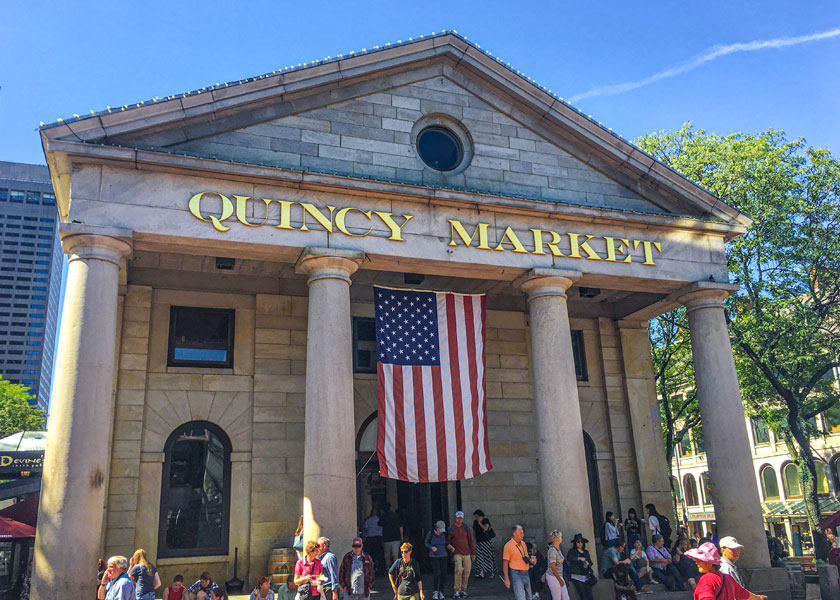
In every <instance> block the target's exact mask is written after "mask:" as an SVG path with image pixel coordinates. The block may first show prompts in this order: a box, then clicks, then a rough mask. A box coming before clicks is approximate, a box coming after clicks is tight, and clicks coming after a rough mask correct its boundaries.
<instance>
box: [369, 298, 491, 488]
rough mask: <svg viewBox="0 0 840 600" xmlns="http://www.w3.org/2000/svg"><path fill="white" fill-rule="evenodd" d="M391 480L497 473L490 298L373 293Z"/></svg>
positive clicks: (382, 463)
mask: <svg viewBox="0 0 840 600" xmlns="http://www.w3.org/2000/svg"><path fill="white" fill-rule="evenodd" d="M373 295H374V302H375V305H376V345H377V373H378V383H379V394H378V395H379V412H378V433H377V443H376V450H377V455H378V458H379V471H380V474H381V475H382V476H383V477H389V478H391V479H401V480H403V481H414V482H431V481H451V480H461V479H469V478H471V477H475V476H476V475H480V474H481V473H485V472H487V471H489V470H490V469H491V468H492V467H491V465H490V449H489V444H488V441H487V403H486V400H485V394H484V387H485V386H484V338H485V328H486V327H485V324H486V318H485V317H486V313H487V308H486V301H485V300H486V299H485V296H484V295H476V296H466V295H461V294H452V293H444V292H424V291H416V290H399V289H390V288H380V287H374V288H373Z"/></svg>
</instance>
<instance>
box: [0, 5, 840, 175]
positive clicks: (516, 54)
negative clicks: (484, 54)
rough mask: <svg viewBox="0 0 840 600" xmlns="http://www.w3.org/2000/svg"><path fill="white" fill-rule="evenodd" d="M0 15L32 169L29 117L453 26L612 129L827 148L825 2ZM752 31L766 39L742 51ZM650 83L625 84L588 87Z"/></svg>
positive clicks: (1, 95) (38, 8) (836, 23)
mask: <svg viewBox="0 0 840 600" xmlns="http://www.w3.org/2000/svg"><path fill="white" fill-rule="evenodd" d="M0 22H3V23H4V24H5V25H4V27H3V35H2V36H0V57H2V60H0V86H2V89H0V160H9V161H20V162H33V163H43V162H44V157H43V153H42V151H41V146H40V139H39V137H38V134H37V132H36V129H37V127H38V124H39V122H40V121H46V122H51V121H54V120H56V119H57V118H59V117H68V116H71V115H72V114H73V113H78V114H84V113H86V112H88V111H89V110H91V109H94V110H100V109H103V108H105V107H106V106H108V105H110V106H118V105H123V104H127V103H132V102H137V101H139V100H146V99H149V98H152V97H155V96H165V95H169V94H173V93H180V92H183V91H186V90H192V89H196V88H201V87H204V86H207V85H212V84H215V83H217V82H224V81H230V80H234V79H241V78H243V77H247V76H252V75H258V74H262V73H266V72H270V71H273V70H275V69H277V68H279V67H283V66H287V65H291V64H297V63H299V62H304V61H310V60H313V59H320V58H324V57H326V56H327V55H330V56H334V55H336V54H338V53H347V52H349V51H350V50H359V49H361V48H365V47H371V46H373V45H375V44H384V43H385V42H389V41H396V40H399V39H406V38H408V37H410V36H418V35H419V34H428V33H431V32H438V31H440V30H441V29H455V30H457V31H458V32H459V33H460V34H462V35H465V36H466V37H468V38H469V39H470V40H472V41H474V42H476V43H478V44H480V45H481V46H482V48H486V49H489V50H490V51H491V52H493V53H494V54H495V55H497V56H500V57H502V58H503V59H504V60H505V61H508V62H510V63H511V65H512V66H514V67H515V68H517V69H519V70H521V71H522V72H523V73H525V74H527V75H528V76H530V77H532V78H534V79H535V80H537V81H538V82H539V83H541V84H543V85H545V86H546V87H548V88H551V89H552V90H553V91H554V92H556V93H558V94H559V95H561V96H563V97H564V98H567V99H568V98H575V97H578V98H579V99H578V100H576V101H575V103H574V104H575V106H577V107H579V108H581V109H582V110H583V111H584V112H585V113H587V114H591V115H592V116H593V117H594V118H595V119H597V120H599V121H602V122H603V123H604V124H605V125H606V126H608V127H612V128H613V129H614V130H615V131H616V132H618V133H620V134H621V135H623V136H624V137H627V138H632V137H635V136H638V135H642V134H645V133H649V132H651V131H656V130H661V129H666V130H673V129H677V128H678V127H679V126H680V125H681V124H682V123H683V122H685V121H692V122H693V123H694V124H695V125H696V126H697V127H702V128H704V129H707V130H709V131H713V132H716V133H720V134H726V133H732V132H736V131H744V132H750V133H757V132H759V131H763V130H766V129H768V128H771V127H772V128H776V129H783V130H785V131H786V132H787V134H788V136H789V137H797V136H802V137H804V138H806V140H807V141H808V143H809V144H811V145H813V146H820V147H827V148H829V149H830V150H831V151H832V152H833V153H834V154H835V156H836V155H840V118H838V115H840V4H838V2H837V0H831V1H819V0H815V1H809V2H789V1H788V2H776V1H769V0H765V1H762V2H745V1H736V2H733V1H731V0H729V1H727V2H702V3H701V2H673V1H669V2H654V1H652V0H649V1H647V2H627V1H626V0H625V1H623V2H610V1H603V2H575V3H569V2H524V1H520V2H518V3H512V2H496V1H487V0H485V1H482V2H464V3H457V2H439V1H436V0H432V1H424V2H411V3H409V2H399V1H393V0H392V1H391V2H385V1H370V2H364V1H357V2H308V3H302V2H298V3H289V2H280V1H274V2H249V3H246V2H238V3H237V2H230V1H229V0H228V1H227V2H221V1H216V0H205V1H204V2H188V1H175V2H173V1H171V0H170V1H167V2H158V1H154V0H152V1H144V2H107V3H106V2H90V1H89V2H85V1H81V0H80V1H77V2H72V3H68V2H62V3H57V2H47V1H37V0H32V1H30V2H3V3H2V5H1V6H0ZM819 33H822V39H816V40H814V41H805V38H804V36H812V35H813V34H819ZM800 38H802V39H800ZM785 39H787V40H788V41H784V40H785ZM767 40H776V41H775V42H771V43H769V44H764V45H761V44H753V45H749V43H750V42H754V41H767ZM739 44H741V45H739ZM767 46H770V47H767ZM716 47H717V48H716ZM720 47H723V50H721V49H720ZM733 50H736V51H733ZM703 57H706V58H708V59H709V60H706V61H705V62H704V58H703ZM710 57H711V58H710ZM672 71H677V73H676V74H674V75H673V76H670V77H664V78H657V77H656V75H657V74H662V73H663V72H672ZM651 77H653V78H654V79H655V80H654V81H652V82H651V83H648V84H646V85H642V86H641V87H637V88H635V89H630V90H628V91H621V92H619V93H614V94H609V95H608V94H605V93H603V92H604V90H601V92H600V93H596V94H594V95H590V96H587V92H590V91H591V90H593V89H595V88H602V87H603V86H613V85H616V84H622V83H627V82H631V83H632V82H641V81H644V80H646V79H649V78H651ZM625 87H633V86H625Z"/></svg>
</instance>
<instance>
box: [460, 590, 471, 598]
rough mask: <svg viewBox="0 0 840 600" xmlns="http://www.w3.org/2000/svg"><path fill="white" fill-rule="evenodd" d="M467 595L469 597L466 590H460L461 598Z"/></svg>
mask: <svg viewBox="0 0 840 600" xmlns="http://www.w3.org/2000/svg"><path fill="white" fill-rule="evenodd" d="M469 597H470V595H469V594H468V593H467V590H463V591H462V592H461V598H469Z"/></svg>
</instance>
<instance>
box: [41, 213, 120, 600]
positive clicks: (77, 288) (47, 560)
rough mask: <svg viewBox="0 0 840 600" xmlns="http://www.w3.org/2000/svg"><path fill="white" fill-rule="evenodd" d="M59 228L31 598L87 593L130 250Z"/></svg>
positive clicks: (108, 236) (100, 235)
mask: <svg viewBox="0 0 840 600" xmlns="http://www.w3.org/2000/svg"><path fill="white" fill-rule="evenodd" d="M63 229H64V231H63V232H62V244H63V246H64V251H65V252H66V253H67V254H68V255H69V260H70V264H69V266H68V271H67V289H66V293H65V301H64V311H63V313H62V319H61V334H60V336H59V340H58V351H57V353H56V367H55V385H54V391H53V397H52V405H51V407H50V418H49V428H48V433H47V449H46V452H45V455H44V472H43V480H42V484H41V503H40V508H39V511H38V526H37V535H36V538H35V574H34V576H33V579H32V597H33V598H35V599H38V600H63V599H64V598H66V597H67V593H68V590H92V589H93V588H92V587H91V583H90V581H91V580H90V565H95V564H96V559H97V558H98V557H99V556H100V553H101V551H102V549H101V539H102V523H103V514H104V512H105V483H106V481H107V476H108V464H109V461H110V459H111V448H110V442H111V429H112V427H113V423H114V400H113V395H112V387H113V381H114V344H115V342H116V327H117V323H116V320H117V291H118V277H119V270H120V259H121V258H123V257H125V256H127V255H128V253H129V252H130V250H131V247H130V246H129V244H128V243H127V242H126V241H123V240H124V239H130V237H131V232H130V231H127V230H123V229H112V228H95V227H87V226H73V225H71V226H69V227H68V228H64V227H63ZM68 229H69V230H68ZM118 238H123V239H118ZM91 593H92V592H91Z"/></svg>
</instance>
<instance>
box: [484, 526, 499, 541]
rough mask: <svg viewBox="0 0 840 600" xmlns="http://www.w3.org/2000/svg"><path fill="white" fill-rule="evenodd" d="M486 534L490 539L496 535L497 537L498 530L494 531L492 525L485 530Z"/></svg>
mask: <svg viewBox="0 0 840 600" xmlns="http://www.w3.org/2000/svg"><path fill="white" fill-rule="evenodd" d="M484 535H485V536H487V539H488V540H492V539H493V538H494V537H496V532H495V531H493V528H492V527H491V528H490V529H488V530H487V531H485V532H484Z"/></svg>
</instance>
